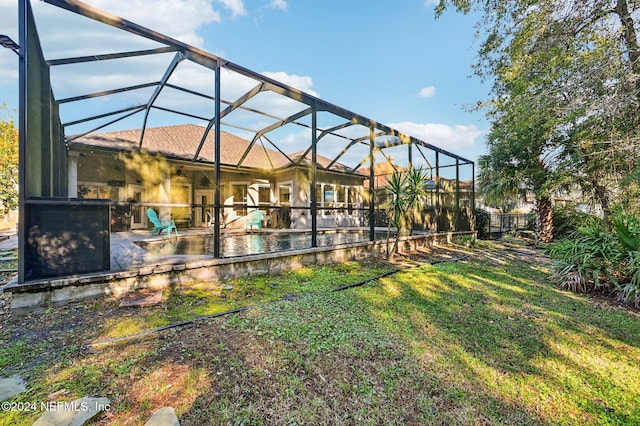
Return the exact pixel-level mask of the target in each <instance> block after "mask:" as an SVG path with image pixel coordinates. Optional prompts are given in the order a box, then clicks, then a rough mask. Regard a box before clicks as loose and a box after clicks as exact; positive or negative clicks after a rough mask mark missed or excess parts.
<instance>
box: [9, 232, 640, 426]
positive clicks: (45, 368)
mask: <svg viewBox="0 0 640 426" xmlns="http://www.w3.org/2000/svg"><path fill="white" fill-rule="evenodd" d="M451 250H461V249H460V248H456V247H451ZM465 250H466V252H468V254H470V256H469V257H467V258H464V259H463V260H460V261H457V262H440V263H437V264H433V265H432V264H427V263H424V262H410V263H412V267H409V268H406V269H403V270H402V271H400V272H398V273H396V274H393V275H389V276H387V277H384V278H381V279H378V280H374V281H370V282H368V283H366V284H364V285H362V286H359V287H354V288H350V289H347V290H345V291H340V292H332V291H331V289H333V288H336V287H339V286H340V285H343V284H348V283H355V282H360V281H366V280H367V279H370V278H371V277H375V276H377V275H381V274H383V273H385V272H388V271H390V270H392V269H393V268H395V267H396V265H389V264H386V263H374V264H369V263H358V262H354V263H349V264H345V265H340V266H335V267H328V266H314V267H311V268H304V269H301V270H298V271H292V272H290V273H288V274H285V275H282V276H279V277H264V276H263V277H260V276H258V277H248V278H244V279H242V280H236V281H234V282H231V283H224V286H223V290H220V291H218V290H216V291H215V292H214V291H210V290H207V289H208V287H207V285H208V284H207V283H202V285H201V286H200V288H197V289H195V290H192V291H183V292H177V291H174V292H167V294H165V300H164V303H163V304H162V305H160V306H156V307H151V308H127V309H118V308H117V301H99V302H91V303H82V304H73V305H69V306H67V307H64V308H55V309H54V308H51V309H49V310H47V311H46V312H41V313H38V314H31V315H28V316H24V317H8V316H7V315H6V313H5V314H4V316H3V317H2V329H1V331H0V340H1V341H0V343H1V346H0V368H2V369H3V372H2V375H4V376H6V375H10V374H14V373H20V374H22V375H23V376H24V377H25V379H26V381H27V382H28V383H29V390H28V391H27V392H26V393H24V394H21V395H19V396H17V397H15V398H14V401H25V402H33V401H46V400H47V397H48V396H50V397H51V398H58V399H60V398H61V399H64V400H73V399H76V398H79V397H81V396H83V395H87V394H88V395H100V396H106V397H108V398H110V399H111V401H112V404H113V406H112V409H111V411H110V412H108V413H106V414H105V415H104V416H103V417H101V419H100V420H98V421H97V424H114V423H115V424H132V425H133V424H142V423H144V422H145V421H146V419H147V418H148V417H150V416H151V414H152V413H153V412H154V411H155V410H156V409H158V408H160V407H162V406H165V405H172V406H173V407H174V408H175V409H176V412H177V413H178V415H179V417H180V421H181V424H182V425H202V424H327V425H329V424H330V425H334V424H344V425H347V424H348V425H351V424H372V425H373V424H375V425H378V424H403V425H404V424H640V316H639V315H638V313H637V312H634V311H632V310H629V309H628V308H626V307H622V306H617V305H616V304H615V303H611V302H609V301H607V300H606V299H604V298H590V297H587V296H582V295H576V294H571V293H568V292H565V291H561V290H559V289H557V288H555V287H554V286H553V285H551V284H549V280H548V273H549V271H548V269H547V268H548V264H547V261H546V259H545V258H544V256H542V255H541V254H539V253H536V252H535V251H533V250H531V249H529V248H527V247H524V246H517V245H513V244H507V243H483V244H481V245H480V247H478V248H475V249H469V250H468V249H465ZM453 253H454V254H453V257H454V258H456V259H460V258H461V257H462V256H461V254H464V253H460V252H459V251H457V252H453ZM441 254H442V252H436V255H441ZM424 258H425V256H422V257H421V258H416V259H417V260H425V259H424ZM224 288H226V290H224ZM294 296H298V297H294ZM249 305H251V306H254V307H253V308H252V309H248V310H245V311H243V312H241V313H238V314H233V315H227V316H222V317H217V318H210V319H207V318H204V319H202V316H203V315H210V314H215V313H217V312H220V311H223V310H226V309H233V308H238V307H242V306H249ZM192 318H200V319H199V320H197V321H196V322H194V323H190V324H187V325H185V326H183V327H176V328H172V329H169V330H165V331H160V332H155V333H150V334H143V335H140V336H138V337H135V338H128V339H123V340H116V341H113V340H110V339H113V338H118V337H122V336H126V335H129V334H131V333H140V332H144V331H145V330H149V329H152V328H154V327H159V326H163V325H166V324H168V323H171V322H176V321H184V320H185V319H192ZM101 342H106V343H104V344H103V343H101ZM86 344H92V345H91V346H86ZM54 392H55V394H54V395H51V394H53V393H54ZM37 416H38V413H25V412H4V413H0V423H2V424H31V423H32V422H33V420H34V419H35V418H37Z"/></svg>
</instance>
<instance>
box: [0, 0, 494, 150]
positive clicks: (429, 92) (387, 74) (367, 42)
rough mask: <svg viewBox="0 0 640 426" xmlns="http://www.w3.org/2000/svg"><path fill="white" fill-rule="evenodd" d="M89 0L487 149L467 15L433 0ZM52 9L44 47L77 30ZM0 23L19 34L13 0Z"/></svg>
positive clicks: (8, 90) (1, 63)
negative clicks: (440, 8)
mask: <svg viewBox="0 0 640 426" xmlns="http://www.w3.org/2000/svg"><path fill="white" fill-rule="evenodd" d="M87 3H88V4H91V5H94V6H96V7H98V8H101V9H103V10H106V11H109V12H111V13H113V14H116V15H120V16H123V17H124V18H126V19H129V20H131V21H134V22H136V23H139V24H141V25H144V26H146V27H148V28H151V29H154V30H157V31H159V32H162V33H165V34H168V35H171V36H172V37H175V38H177V39H179V40H182V41H185V42H187V43H190V44H193V45H195V46H197V47H201V48H203V49H205V50H207V51H210V52H212V53H214V54H216V55H219V56H221V57H223V58H225V59H228V60H230V61H232V62H235V63H237V64H239V65H242V66H244V67H246V68H249V69H252V70H254V71H257V72H261V73H268V75H270V76H272V77H274V78H276V79H279V80H282V81H284V82H285V83H287V84H290V85H292V86H295V87H298V88H300V89H302V90H306V91H308V92H310V93H312V94H316V95H317V96H319V97H321V98H322V99H324V100H326V101H329V102H332V103H335V104H337V105H339V106H342V107H344V108H347V109H349V110H352V111H354V112H357V113H359V114H362V115H364V116H367V117H369V118H372V119H374V120H376V121H378V122H381V123H384V124H388V125H390V126H392V127H396V128H398V129H400V130H402V131H405V132H407V133H409V134H412V135H414V136H416V137H419V138H420V139H423V140H425V141H426V142H429V143H432V144H434V145H436V146H440V147H442V148H444V149H446V150H449V151H452V152H454V153H457V154H460V155H462V156H464V157H467V158H470V159H473V160H475V159H476V157H477V156H478V155H480V154H482V153H484V152H485V145H484V140H485V134H486V131H487V128H488V123H487V122H486V121H485V119H484V117H483V115H482V114H481V113H477V112H476V113H469V112H466V111H465V110H464V106H465V105H470V104H473V103H475V102H476V101H477V100H480V99H484V98H485V97H486V94H487V90H488V88H487V86H485V85H482V84H481V82H480V81H479V79H478V78H477V77H470V75H471V73H472V70H471V65H472V64H473V63H474V61H475V57H476V52H475V50H476V47H477V44H476V43H474V34H475V28H474V24H475V17H474V16H463V15H459V14H455V13H453V12H447V13H445V14H444V16H442V17H441V18H440V19H438V20H436V19H435V18H434V12H433V8H434V1H433V0H426V1H425V0H403V1H389V0H370V1H367V2H363V1H355V0H352V1H346V0H323V1H308V0H215V1H209V0H90V1H87ZM33 5H34V8H35V9H36V12H37V13H36V16H38V13H42V15H43V16H48V15H47V13H49V12H48V10H50V9H51V8H52V7H51V6H49V5H46V4H43V3H41V2H39V1H34V2H33ZM39 11H42V12H39ZM50 19H51V22H55V23H56V25H57V27H55V28H54V29H53V30H52V32H51V33H49V34H47V33H46V31H44V33H45V36H44V37H43V38H46V43H47V45H48V46H49V47H50V48H51V49H52V50H56V49H57V50H58V51H60V52H64V47H63V46H68V45H69V44H71V43H69V40H72V38H73V37H78V34H76V33H75V32H74V33H72V32H67V34H65V30H64V28H76V27H74V26H73V25H68V26H65V25H64V24H61V22H60V19H61V18H59V17H57V18H55V19H53V18H50ZM74 19H77V18H74ZM83 19H84V18H83ZM42 22H43V24H42V25H45V24H44V23H46V22H47V20H46V19H44V18H43V19H42ZM52 25H53V24H52ZM39 29H40V28H39ZM76 32H77V31H76ZM0 33H3V34H7V35H9V36H10V37H12V38H13V39H14V40H18V31H17V1H16V0H0ZM41 36H43V31H41ZM56 43H59V44H60V45H59V46H57V45H56ZM93 43H94V45H97V44H99V43H100V39H96V40H95V41H93ZM94 47H97V46H94ZM104 50H105V51H109V47H108V46H107V47H104ZM125 50H126V49H125ZM111 51H114V50H113V49H112V50H111ZM115 51H120V50H119V49H115ZM3 101H4V102H7V103H8V104H9V106H10V107H11V108H12V109H16V108H17V57H16V56H15V54H13V53H12V52H10V51H9V50H5V49H3V50H2V51H0V102H3Z"/></svg>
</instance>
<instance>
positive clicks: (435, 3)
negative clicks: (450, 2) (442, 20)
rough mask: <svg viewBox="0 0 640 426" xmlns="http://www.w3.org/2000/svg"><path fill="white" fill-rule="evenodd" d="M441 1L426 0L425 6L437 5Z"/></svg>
mask: <svg viewBox="0 0 640 426" xmlns="http://www.w3.org/2000/svg"><path fill="white" fill-rule="evenodd" d="M439 3H440V0H424V6H425V7H431V6H437V5H438V4H439Z"/></svg>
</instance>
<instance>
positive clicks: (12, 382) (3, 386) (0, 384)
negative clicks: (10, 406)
mask: <svg viewBox="0 0 640 426" xmlns="http://www.w3.org/2000/svg"><path fill="white" fill-rule="evenodd" d="M25 390H27V387H26V386H25V384H24V381H23V380H22V377H20V376H18V375H15V376H12V377H2V378H0V401H4V400H6V399H9V398H11V397H12V396H15V395H17V394H19V393H22V392H24V391H25Z"/></svg>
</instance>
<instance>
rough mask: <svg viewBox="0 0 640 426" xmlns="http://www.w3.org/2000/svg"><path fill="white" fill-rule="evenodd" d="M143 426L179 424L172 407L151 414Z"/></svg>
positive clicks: (176, 425)
mask: <svg viewBox="0 0 640 426" xmlns="http://www.w3.org/2000/svg"><path fill="white" fill-rule="evenodd" d="M144 426H180V422H179V421H178V416H176V411H175V410H174V409H173V407H163V408H161V409H159V410H157V411H156V412H155V413H153V416H151V418H150V419H149V420H148V421H147V422H146V423H145V424H144Z"/></svg>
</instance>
